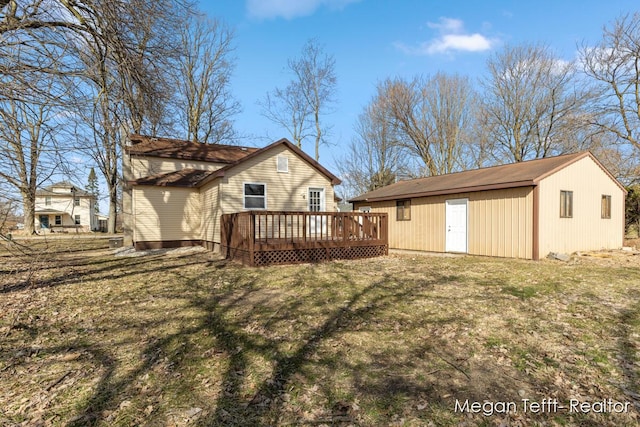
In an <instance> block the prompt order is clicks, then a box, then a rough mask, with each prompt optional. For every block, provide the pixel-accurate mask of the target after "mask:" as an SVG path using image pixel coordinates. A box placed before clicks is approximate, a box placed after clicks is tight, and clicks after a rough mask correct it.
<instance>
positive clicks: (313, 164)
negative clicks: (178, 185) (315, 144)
mask: <svg viewBox="0 0 640 427" xmlns="http://www.w3.org/2000/svg"><path fill="white" fill-rule="evenodd" d="M280 145H284V146H285V147H287V148H288V149H289V150H291V151H293V152H294V154H297V155H298V156H299V157H301V158H302V160H304V161H305V162H307V163H308V164H309V165H310V166H311V167H313V168H314V169H316V170H317V171H318V172H320V173H321V174H322V175H324V176H325V177H327V178H329V180H330V181H331V183H332V184H334V185H338V184H340V183H341V182H342V181H341V180H340V178H338V177H337V176H335V175H334V174H332V173H331V172H329V170H328V169H326V168H325V167H324V166H322V165H321V164H320V163H318V162H316V161H315V160H313V159H312V158H311V157H310V156H309V155H308V154H307V153H305V152H304V151H302V150H301V149H299V148H298V147H296V146H295V145H293V144H292V143H291V141H289V140H288V139H286V138H282V139H280V140H278V141H276V142H274V143H272V144H270V145H267V146H266V147H264V148H261V149H259V150H258V151H254V152H253V153H251V154H249V155H248V156H246V157H244V158H243V159H241V160H239V161H237V162H235V163H233V164H230V165H227V166H225V167H223V168H221V169H218V170H217V171H214V172H213V173H212V174H211V176H209V177H207V178H205V179H204V180H203V182H201V183H200V185H204V184H206V183H207V182H209V181H211V179H214V178H218V177H222V176H224V174H225V172H227V171H229V170H230V169H232V168H234V167H236V166H237V165H239V164H240V163H243V162H245V161H247V160H249V159H251V158H253V157H256V156H259V155H260V154H262V153H264V152H266V151H269V150H271V149H273V148H275V147H278V146H280Z"/></svg>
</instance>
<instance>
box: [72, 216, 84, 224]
mask: <svg viewBox="0 0 640 427" xmlns="http://www.w3.org/2000/svg"><path fill="white" fill-rule="evenodd" d="M73 221H74V223H75V225H82V223H81V222H80V214H76V215H75V217H74V218H73Z"/></svg>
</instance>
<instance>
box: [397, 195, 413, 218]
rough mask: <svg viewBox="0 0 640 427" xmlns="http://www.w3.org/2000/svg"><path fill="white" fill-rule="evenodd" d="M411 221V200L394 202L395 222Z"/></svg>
mask: <svg viewBox="0 0 640 427" xmlns="http://www.w3.org/2000/svg"><path fill="white" fill-rule="evenodd" d="M410 219H411V200H398V201H397V202H396V220H398V221H409V220H410Z"/></svg>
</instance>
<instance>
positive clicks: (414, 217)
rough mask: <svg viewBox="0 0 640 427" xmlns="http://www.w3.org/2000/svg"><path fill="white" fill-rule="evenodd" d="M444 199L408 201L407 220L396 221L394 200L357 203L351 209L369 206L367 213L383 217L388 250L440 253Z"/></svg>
mask: <svg viewBox="0 0 640 427" xmlns="http://www.w3.org/2000/svg"><path fill="white" fill-rule="evenodd" d="M445 199H446V197H444V196H436V197H421V198H417V199H412V200H411V220H409V221H398V220H397V215H396V202H395V201H387V202H375V203H365V202H360V203H357V204H356V206H354V208H355V209H356V210H357V209H358V208H360V207H363V206H370V207H371V212H379V213H386V214H387V217H388V218H389V247H390V248H392V249H410V250H418V251H432V252H444V224H445V222H444V220H445V218H444V214H445V208H444V201H445Z"/></svg>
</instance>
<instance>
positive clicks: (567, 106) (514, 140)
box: [482, 44, 589, 162]
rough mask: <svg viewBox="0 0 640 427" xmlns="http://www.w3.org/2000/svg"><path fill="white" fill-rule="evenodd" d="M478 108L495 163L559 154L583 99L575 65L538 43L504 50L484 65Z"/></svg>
mask: <svg viewBox="0 0 640 427" xmlns="http://www.w3.org/2000/svg"><path fill="white" fill-rule="evenodd" d="M487 67H488V76H487V77H486V78H485V79H484V80H483V81H482V85H483V87H484V93H483V100H484V102H483V109H484V119H485V123H484V124H485V126H486V135H487V137H488V138H489V139H490V140H491V141H493V143H494V144H495V153H494V154H495V156H496V157H497V159H498V160H500V161H502V160H511V161H516V162H521V161H523V160H528V159H532V158H540V157H547V156H551V155H557V154H560V153H562V152H564V151H565V150H566V149H567V147H566V144H564V143H563V141H566V140H567V139H571V138H573V136H572V132H573V130H574V129H575V127H574V125H575V123H576V117H577V116H579V115H580V114H581V112H582V109H583V107H584V106H585V104H586V102H587V100H588V95H589V94H588V92H583V91H581V90H579V89H578V85H577V81H576V70H575V65H574V63H572V62H566V61H563V60H560V59H559V58H557V57H556V56H555V55H554V54H553V52H551V50H550V49H549V48H548V47H546V46H542V45H528V44H527V45H520V46H506V47H505V48H504V49H503V50H502V51H501V52H498V53H497V54H495V55H493V56H492V57H491V58H489V60H488V61H487Z"/></svg>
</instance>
